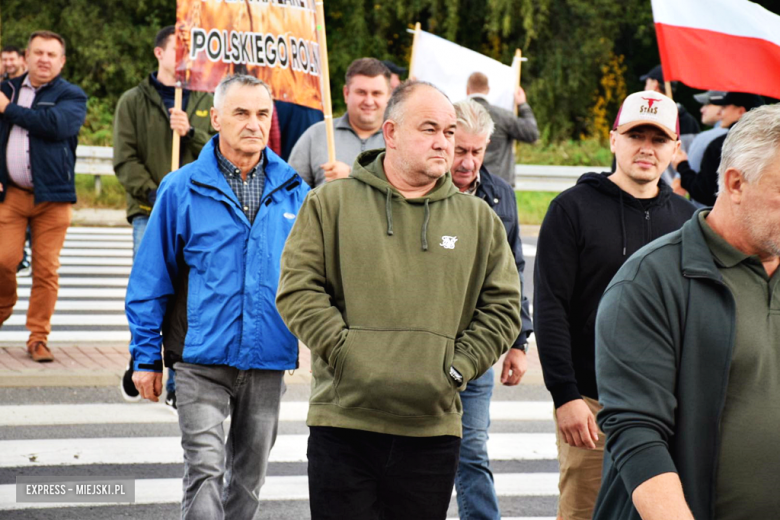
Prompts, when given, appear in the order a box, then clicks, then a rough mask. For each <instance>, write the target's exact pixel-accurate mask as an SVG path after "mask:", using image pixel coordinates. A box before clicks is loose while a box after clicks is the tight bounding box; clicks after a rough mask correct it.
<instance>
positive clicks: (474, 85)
mask: <svg viewBox="0 0 780 520" xmlns="http://www.w3.org/2000/svg"><path fill="white" fill-rule="evenodd" d="M489 93H490V85H488V78H487V76H485V75H484V74H482V73H481V72H475V73H473V74H472V75H471V76H469V79H468V83H467V84H466V94H468V96H469V97H470V98H471V99H473V100H474V101H476V102H477V103H479V104H480V105H482V106H483V107H485V108H486V109H487V111H488V113H489V114H490V117H491V118H492V119H493V122H494V123H495V124H496V129H495V130H494V131H493V135H492V136H491V137H490V144H488V147H487V150H486V151H485V163H484V166H485V168H487V171H489V172H490V173H492V174H493V175H498V176H499V177H501V178H502V179H504V180H505V181H506V182H508V183H509V185H510V186H512V187H514V186H515V141H523V142H525V143H533V142H534V141H536V140H537V139H538V138H539V130H538V128H537V127H536V118H535V117H534V111H533V110H531V106H530V105H529V104H528V102H527V100H526V97H525V91H524V90H523V88H522V87H517V91H516V92H515V103H516V104H517V115H515V114H513V113H512V112H511V111H509V110H507V109H505V108H501V107H497V106H493V105H491V104H490V103H489V102H488V100H487V95H488V94H489Z"/></svg>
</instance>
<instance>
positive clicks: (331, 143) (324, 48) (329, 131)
mask: <svg viewBox="0 0 780 520" xmlns="http://www.w3.org/2000/svg"><path fill="white" fill-rule="evenodd" d="M316 7H317V39H318V40H319V43H320V80H321V81H322V109H323V113H324V116H325V134H326V135H327V138H328V162H333V161H335V160H336V136H335V134H334V133H333V106H332V103H331V99H330V71H329V69H328V43H327V41H326V39H325V9H324V7H323V5H322V0H319V1H318V2H317V3H316Z"/></svg>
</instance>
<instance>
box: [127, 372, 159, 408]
mask: <svg viewBox="0 0 780 520" xmlns="http://www.w3.org/2000/svg"><path fill="white" fill-rule="evenodd" d="M133 384H134V385H135V387H136V388H137V389H138V392H140V394H141V397H143V398H144V399H149V400H150V401H154V402H155V403H156V402H157V401H158V399H157V398H158V397H160V394H162V372H139V371H137V370H136V371H134V372H133Z"/></svg>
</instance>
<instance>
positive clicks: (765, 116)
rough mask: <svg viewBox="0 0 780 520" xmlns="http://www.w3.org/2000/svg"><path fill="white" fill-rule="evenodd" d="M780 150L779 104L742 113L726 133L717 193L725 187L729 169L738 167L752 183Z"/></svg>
mask: <svg viewBox="0 0 780 520" xmlns="http://www.w3.org/2000/svg"><path fill="white" fill-rule="evenodd" d="M779 151H780V105H764V106H762V107H758V108H754V109H753V110H751V111H749V112H747V113H746V114H745V115H743V116H742V117H741V118H740V119H739V122H737V124H736V125H734V126H733V127H732V128H731V130H729V133H728V134H726V141H725V142H724V143H723V149H722V150H721V159H720V166H719V167H718V193H720V192H722V191H724V190H725V188H726V186H725V185H726V179H725V177H726V170H728V169H729V168H734V169H736V170H739V171H740V172H741V173H742V175H743V177H744V178H745V181H747V182H748V183H749V184H753V183H756V182H758V181H759V180H760V179H761V175H762V174H763V173H764V170H766V168H767V166H769V163H770V162H771V161H773V160H775V159H776V158H777V157H778V152H779Z"/></svg>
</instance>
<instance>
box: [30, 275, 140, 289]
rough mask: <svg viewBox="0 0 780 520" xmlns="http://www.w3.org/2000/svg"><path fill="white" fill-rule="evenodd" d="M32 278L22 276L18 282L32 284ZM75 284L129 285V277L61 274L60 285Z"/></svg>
mask: <svg viewBox="0 0 780 520" xmlns="http://www.w3.org/2000/svg"><path fill="white" fill-rule="evenodd" d="M32 281H33V280H32V278H31V277H30V278H28V277H22V278H17V279H16V282H17V284H19V285H20V286H27V285H32ZM74 285H97V286H103V287H127V278H126V277H122V278H104V277H97V276H96V277H94V278H90V277H76V276H60V287H63V286H65V287H67V286H74Z"/></svg>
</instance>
